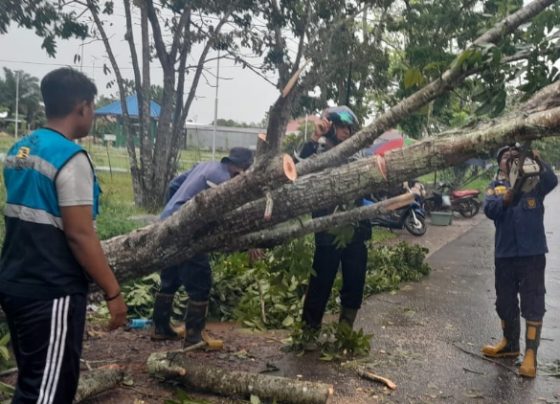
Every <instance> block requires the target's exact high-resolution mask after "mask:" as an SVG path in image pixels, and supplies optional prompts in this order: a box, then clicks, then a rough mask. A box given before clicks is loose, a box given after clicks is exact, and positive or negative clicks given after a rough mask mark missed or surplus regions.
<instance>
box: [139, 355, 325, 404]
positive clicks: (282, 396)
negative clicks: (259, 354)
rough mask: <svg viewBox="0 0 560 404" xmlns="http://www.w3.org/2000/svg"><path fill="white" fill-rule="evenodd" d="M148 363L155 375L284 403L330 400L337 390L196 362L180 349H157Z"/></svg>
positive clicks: (217, 391) (213, 390) (199, 387)
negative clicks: (158, 350)
mask: <svg viewBox="0 0 560 404" xmlns="http://www.w3.org/2000/svg"><path fill="white" fill-rule="evenodd" d="M147 365H148V370H149V372H150V374H151V375H152V376H156V377H162V378H164V379H166V380H175V381H179V382H181V383H182V384H184V385H186V386H190V387H193V388H195V389H197V390H201V391H206V392H210V393H215V394H219V395H223V396H241V397H249V396H250V395H252V394H253V395H255V396H257V397H259V398H260V399H265V400H275V401H276V402H281V403H303V404H315V403H328V402H329V401H330V400H331V398H332V396H333V394H334V388H333V386H332V385H330V384H325V383H314V382H307V381H300V380H294V379H289V378H286V377H279V376H268V375H264V374H260V373H249V372H241V371H232V370H224V369H221V368H217V367H211V366H205V365H200V364H195V363H192V360H189V359H188V358H187V357H186V356H185V355H184V354H183V353H182V352H180V351H171V352H155V353H153V354H151V355H150V357H149V358H148V361H147Z"/></svg>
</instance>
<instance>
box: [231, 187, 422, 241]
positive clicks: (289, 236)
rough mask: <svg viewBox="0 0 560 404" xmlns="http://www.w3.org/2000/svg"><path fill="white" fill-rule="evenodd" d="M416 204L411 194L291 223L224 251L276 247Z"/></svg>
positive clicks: (246, 238) (244, 238) (249, 237)
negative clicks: (248, 247) (304, 236)
mask: <svg viewBox="0 0 560 404" xmlns="http://www.w3.org/2000/svg"><path fill="white" fill-rule="evenodd" d="M412 202H414V194H412V193H407V194H403V195H399V196H397V197H394V198H390V199H387V200H384V201H382V202H379V203H376V204H375V205H372V206H363V207H360V208H356V209H352V210H350V211H345V212H339V213H334V214H332V215H329V216H324V217H320V218H316V219H311V218H310V219H307V220H300V219H297V220H294V221H292V222H291V223H286V224H280V225H278V226H275V227H272V228H270V229H266V230H261V231H258V232H254V233H249V234H246V235H243V236H241V237H239V238H235V239H233V240H232V242H231V243H228V245H227V246H225V247H224V251H237V250H240V249H243V248H244V247H245V246H247V245H254V246H258V247H270V246H274V245H277V244H280V243H283V242H285V241H288V240H293V239H294V238H297V237H300V236H303V235H305V234H309V233H317V232H319V231H324V230H328V229H332V228H335V227H337V226H340V225H342V224H345V223H349V222H356V221H359V220H366V219H371V218H373V217H375V216H377V215H380V214H384V213H387V212H389V211H392V210H395V209H399V208H401V207H403V206H406V205H410V204H411V203H412Z"/></svg>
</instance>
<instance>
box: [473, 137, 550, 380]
mask: <svg viewBox="0 0 560 404" xmlns="http://www.w3.org/2000/svg"><path fill="white" fill-rule="evenodd" d="M521 154H522V153H521V151H520V149H519V147H518V146H516V145H513V146H504V147H502V148H501V149H500V150H498V153H497V156H496V158H497V161H498V165H499V169H498V173H497V175H496V179H495V180H493V181H492V182H491V183H490V185H489V186H488V188H487V190H486V197H485V200H484V213H485V214H486V216H487V217H488V218H490V219H492V220H493V221H494V225H495V227H496V234H495V252H494V263H495V272H494V276H495V288H496V311H497V313H498V316H499V317H500V319H501V323H502V324H501V325H502V331H503V338H502V339H501V340H500V341H499V342H498V343H497V344H495V345H486V346H484V347H483V348H482V353H483V354H484V355H485V356H488V357H493V358H501V357H513V358H516V357H518V356H519V338H520V334H521V325H520V315H521V316H523V318H525V320H526V334H525V341H526V344H525V348H526V349H525V356H524V358H523V362H522V363H521V365H520V367H519V374H520V375H521V376H524V377H530V378H533V377H535V376H536V371H537V349H538V347H539V342H540V334H541V328H542V320H543V317H544V313H545V304H544V295H545V283H544V272H545V266H546V259H545V254H546V253H547V252H548V248H547V244H546V234H545V230H544V198H545V196H546V195H547V194H548V193H549V192H550V191H552V190H553V189H554V187H556V185H557V184H558V179H557V177H556V174H555V173H554V171H553V170H552V169H551V167H550V166H549V165H548V164H547V163H545V162H544V161H542V159H540V157H539V153H538V152H536V151H532V152H529V153H523V154H527V157H530V158H532V159H533V160H534V161H535V162H536V163H537V164H538V166H539V169H540V170H539V174H538V177H537V178H538V179H537V178H534V179H533V180H532V181H531V182H530V184H529V185H530V186H529V187H525V186H523V187H521V188H520V187H516V186H515V184H511V183H510V172H511V170H512V167H513V166H514V165H516V164H519V160H520V157H521ZM525 182H527V181H525ZM516 193H517V194H516ZM518 296H519V298H520V299H518ZM519 300H520V301H521V305H520V302H519Z"/></svg>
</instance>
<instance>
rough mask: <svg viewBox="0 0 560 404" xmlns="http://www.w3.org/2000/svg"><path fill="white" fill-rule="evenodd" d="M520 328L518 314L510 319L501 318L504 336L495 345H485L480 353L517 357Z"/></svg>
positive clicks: (489, 355)
mask: <svg viewBox="0 0 560 404" xmlns="http://www.w3.org/2000/svg"><path fill="white" fill-rule="evenodd" d="M520 328H521V327H520V320H519V316H518V317H517V318H515V319H514V320H512V321H504V320H502V330H503V333H504V337H503V338H502V340H501V341H500V342H498V343H497V344H496V345H485V346H484V347H483V348H482V354H483V355H484V356H488V357H490V358H507V357H511V358H516V357H518V356H519V335H520V333H521V330H520Z"/></svg>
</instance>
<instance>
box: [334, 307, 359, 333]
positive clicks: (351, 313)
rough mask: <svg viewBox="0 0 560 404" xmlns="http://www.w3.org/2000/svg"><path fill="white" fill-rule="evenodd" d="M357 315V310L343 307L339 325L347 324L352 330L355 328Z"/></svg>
mask: <svg viewBox="0 0 560 404" xmlns="http://www.w3.org/2000/svg"><path fill="white" fill-rule="evenodd" d="M357 315H358V310H357V309H349V308H348V307H342V309H341V310H340V316H339V317H338V324H346V325H348V326H349V327H350V329H352V327H354V321H356V316H357Z"/></svg>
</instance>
